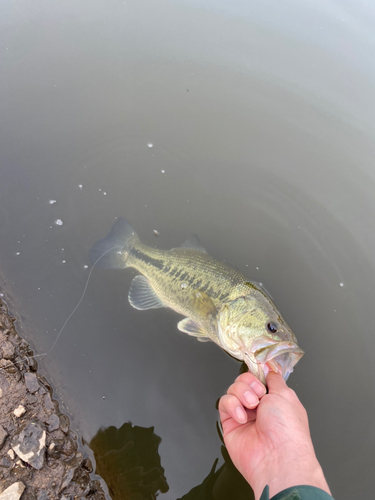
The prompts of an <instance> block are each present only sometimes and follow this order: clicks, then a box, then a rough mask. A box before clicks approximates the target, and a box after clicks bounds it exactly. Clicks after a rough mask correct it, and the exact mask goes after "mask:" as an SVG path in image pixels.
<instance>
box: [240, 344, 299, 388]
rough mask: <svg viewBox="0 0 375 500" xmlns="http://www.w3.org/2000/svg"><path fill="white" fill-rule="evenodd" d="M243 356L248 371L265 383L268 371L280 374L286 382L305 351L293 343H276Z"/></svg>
mask: <svg viewBox="0 0 375 500" xmlns="http://www.w3.org/2000/svg"><path fill="white" fill-rule="evenodd" d="M245 354H246V357H245V362H246V364H247V366H248V367H249V370H250V371H251V372H252V373H254V375H256V376H257V377H259V379H260V380H261V382H263V383H265V382H266V377H267V375H268V374H269V372H270V371H273V372H276V373H280V374H281V375H282V376H283V378H284V380H287V379H288V377H289V375H290V374H291V373H292V371H293V369H294V366H295V365H296V364H297V363H298V361H299V360H300V359H301V358H302V356H303V355H304V354H305V351H303V350H302V349H301V348H300V347H299V346H298V345H297V344H295V343H294V342H278V343H276V344H271V345H268V346H266V347H260V348H259V349H257V350H254V351H252V352H251V353H248V352H246V353H245Z"/></svg>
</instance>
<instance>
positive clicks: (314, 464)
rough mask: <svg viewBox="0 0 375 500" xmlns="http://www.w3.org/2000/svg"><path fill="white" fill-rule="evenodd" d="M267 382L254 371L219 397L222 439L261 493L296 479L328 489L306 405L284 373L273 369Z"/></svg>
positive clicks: (273, 492) (272, 492) (275, 490)
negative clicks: (260, 379)
mask: <svg viewBox="0 0 375 500" xmlns="http://www.w3.org/2000/svg"><path fill="white" fill-rule="evenodd" d="M267 385H268V394H266V388H265V386H264V385H263V384H262V383H261V382H260V381H259V380H258V379H257V378H256V377H255V376H254V375H253V374H252V373H250V372H247V373H243V374H242V375H240V376H239V377H237V379H236V380H235V382H234V384H233V385H231V386H230V387H229V389H228V391H227V394H226V395H225V396H223V397H222V398H221V399H220V403H219V412H220V419H221V423H222V426H223V433H224V442H225V445H226V447H227V450H228V453H229V455H230V457H231V459H232V461H233V463H234V465H235V466H236V467H237V469H238V470H239V471H240V472H241V474H242V475H243V476H244V477H245V479H246V480H247V481H248V482H249V484H250V485H251V486H252V488H253V490H254V494H255V498H256V499H258V498H260V495H261V494H262V491H263V489H264V487H265V486H266V485H267V484H268V485H269V488H270V496H274V495H276V493H278V492H280V491H282V490H284V489H285V488H289V487H291V486H297V485H302V484H304V485H310V486H315V487H317V488H321V489H322V490H324V491H326V492H327V493H329V494H330V490H329V488H328V485H327V482H326V480H325V478H324V474H323V471H322V469H321V467H320V465H319V462H318V460H317V458H316V456H315V452H314V447H313V444H312V441H311V437H310V430H309V424H308V418H307V413H306V410H305V408H304V407H303V406H302V404H301V402H300V401H299V399H298V397H297V395H296V393H295V392H294V391H293V390H292V389H290V388H289V387H288V386H287V385H286V383H285V381H284V379H283V377H282V376H281V375H280V374H278V373H275V372H270V373H269V374H268V377H267Z"/></svg>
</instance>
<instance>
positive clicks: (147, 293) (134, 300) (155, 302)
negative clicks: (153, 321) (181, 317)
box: [128, 274, 164, 310]
mask: <svg viewBox="0 0 375 500" xmlns="http://www.w3.org/2000/svg"><path fill="white" fill-rule="evenodd" d="M128 298H129V302H130V304H131V305H132V306H133V307H135V308H136V309H140V310H146V309H158V308H159V307H164V304H163V302H162V301H161V300H160V299H159V297H158V296H157V295H156V293H155V291H154V290H153V288H152V287H151V285H150V282H149V281H148V279H147V278H145V277H144V276H142V275H141V274H140V275H138V276H136V277H135V278H134V279H133V281H132V283H131V285H130V290H129V295H128Z"/></svg>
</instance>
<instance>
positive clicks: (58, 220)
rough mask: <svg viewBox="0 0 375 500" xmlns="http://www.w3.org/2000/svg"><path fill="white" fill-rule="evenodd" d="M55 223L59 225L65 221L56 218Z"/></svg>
mask: <svg viewBox="0 0 375 500" xmlns="http://www.w3.org/2000/svg"><path fill="white" fill-rule="evenodd" d="M55 224H56V225H57V226H62V225H63V224H64V223H63V221H62V220H61V219H56V220H55Z"/></svg>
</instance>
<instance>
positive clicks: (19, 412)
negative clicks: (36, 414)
mask: <svg viewBox="0 0 375 500" xmlns="http://www.w3.org/2000/svg"><path fill="white" fill-rule="evenodd" d="M13 413H14V414H15V416H16V417H22V415H24V414H25V413H26V408H25V407H24V406H22V405H19V407H18V408H16V409H15V410H14V412H13Z"/></svg>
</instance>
